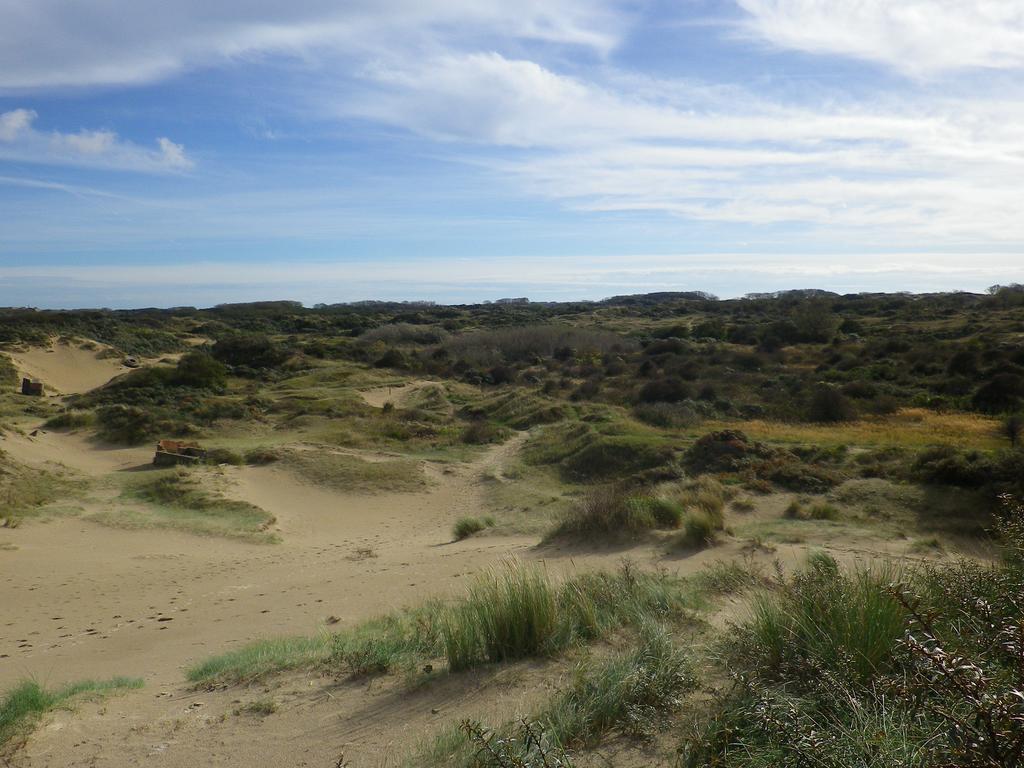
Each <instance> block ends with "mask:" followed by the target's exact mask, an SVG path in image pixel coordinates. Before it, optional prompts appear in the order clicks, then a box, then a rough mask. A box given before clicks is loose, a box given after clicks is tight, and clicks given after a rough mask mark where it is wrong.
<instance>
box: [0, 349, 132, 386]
mask: <svg viewBox="0 0 1024 768" xmlns="http://www.w3.org/2000/svg"><path fill="white" fill-rule="evenodd" d="M92 345H93V346H94V347H95V348H93V349H82V348H81V346H79V345H77V344H62V343H59V342H56V341H55V342H53V343H52V344H50V346H47V347H30V348H28V349H25V350H22V351H14V350H12V351H8V352H6V354H7V355H8V356H10V358H11V360H12V361H13V362H14V367H15V368H16V369H17V370H18V373H19V375H20V376H24V377H27V378H30V379H33V380H35V381H41V382H42V383H43V385H44V387H45V388H46V392H47V394H56V395H77V394H81V393H82V392H88V391H89V390H91V389H96V387H101V386H103V385H104V384H106V383H107V382H108V381H110V380H111V379H113V378H114V377H115V376H119V375H120V374H122V373H125V372H127V371H128V370H129V369H128V368H126V367H125V366H123V365H122V364H121V363H122V360H121V359H120V358H117V357H102V356H101V355H102V354H103V353H104V352H105V351H106V350H107V348H106V347H104V346H102V345H99V344H96V343H95V342H92Z"/></svg>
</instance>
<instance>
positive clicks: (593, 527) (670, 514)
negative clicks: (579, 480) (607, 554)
mask: <svg viewBox="0 0 1024 768" xmlns="http://www.w3.org/2000/svg"><path fill="white" fill-rule="evenodd" d="M682 518H683V509H682V507H681V506H680V504H678V503H677V502H675V501H673V500H671V499H667V498H662V497H656V496H651V495H648V494H644V493H636V492H630V491H627V490H626V489H624V488H622V487H620V486H601V487H598V488H593V489H590V490H588V491H587V492H586V493H585V494H584V495H583V497H582V498H581V499H580V500H579V501H578V502H577V503H576V504H574V505H573V506H572V507H571V508H570V509H569V510H568V511H567V512H566V513H565V514H564V515H563V517H562V519H561V521H560V522H559V523H558V525H557V526H556V527H555V529H554V530H553V531H552V533H551V535H552V536H563V535H576V536H619V535H623V534H637V533H640V532H641V531H648V530H651V529H653V528H678V527H679V525H680V523H681V522H682Z"/></svg>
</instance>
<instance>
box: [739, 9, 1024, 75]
mask: <svg viewBox="0 0 1024 768" xmlns="http://www.w3.org/2000/svg"><path fill="white" fill-rule="evenodd" d="M736 2H737V3H738V4H739V5H740V7H742V8H743V9H744V10H745V11H746V12H747V13H748V14H750V15H749V17H748V18H747V19H746V20H745V22H744V24H743V26H744V28H745V29H746V30H747V31H748V32H749V33H751V34H753V35H755V36H757V37H759V38H761V39H763V40H766V41H768V42H770V43H772V44H774V45H777V46H779V47H782V48H790V49H796V50H801V51H807V52H809V53H817V54H840V55H843V56H853V57H856V58H859V59H867V60H870V61H875V62H879V63H881V64H884V65H886V66H889V67H893V68H894V69H896V70H898V71H900V72H904V73H907V74H909V75H912V76H931V75H937V74H940V73H943V72H950V71H953V70H959V69H966V68H974V67H983V68H995V69H1007V68H1012V69H1019V68H1021V67H1024V4H1022V3H1021V2H1020V0H897V1H895V2H894V1H893V0H856V2H854V1H853V0H736Z"/></svg>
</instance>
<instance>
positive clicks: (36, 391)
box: [21, 379, 43, 397]
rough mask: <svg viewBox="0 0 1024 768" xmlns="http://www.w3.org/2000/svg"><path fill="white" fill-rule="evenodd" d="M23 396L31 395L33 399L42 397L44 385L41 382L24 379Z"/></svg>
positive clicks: (22, 385) (22, 383)
mask: <svg viewBox="0 0 1024 768" xmlns="http://www.w3.org/2000/svg"><path fill="white" fill-rule="evenodd" d="M21 394H23V395H31V396H32V397H42V396H43V383H42V382H41V381H32V379H22V380H21Z"/></svg>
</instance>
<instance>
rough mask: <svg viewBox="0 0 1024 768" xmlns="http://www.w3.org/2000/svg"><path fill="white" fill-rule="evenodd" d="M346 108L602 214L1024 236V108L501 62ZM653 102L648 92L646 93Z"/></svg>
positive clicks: (404, 73) (463, 67)
mask: <svg viewBox="0 0 1024 768" xmlns="http://www.w3.org/2000/svg"><path fill="white" fill-rule="evenodd" d="M364 76H365V77H366V78H367V79H368V80H369V81H370V83H371V86H370V87H369V88H368V89H367V91H366V92H365V93H364V94H363V95H362V97H360V98H356V99H348V100H346V101H345V103H344V104H343V105H342V106H341V107H340V110H341V111H342V112H343V113H346V114H356V115H360V116H363V117H367V118H371V119H374V120H380V121H385V122H387V123H391V124H393V125H398V126H401V127H403V128H406V129H408V130H411V131H415V132H417V133H420V134H423V135H425V136H428V137H431V138H434V139H442V140H447V141H459V142H474V143H479V144H482V145H488V146H497V147H509V148H515V149H517V150H519V151H518V152H517V153H516V154H514V155H513V157H512V159H505V160H501V161H497V160H494V161H491V162H490V165H491V167H492V168H494V169H496V170H497V171H498V172H499V173H501V174H503V175H505V176H506V177H508V178H511V179H513V180H517V181H518V182H520V183H521V184H523V185H525V187H526V189H527V190H529V191H530V192H532V193H534V194H537V195H541V196H545V197H549V198H551V199H556V200H563V201H568V203H569V204H570V205H572V206H574V207H576V208H579V209H582V210H588V211H662V212H667V213H671V214H675V215H679V216H684V217H687V218H692V219H701V220H711V221H724V222H746V223H753V224H774V223H782V222H797V223H803V224H812V225H816V226H819V227H828V228H831V229H833V230H834V229H836V228H846V229H849V230H851V231H852V230H855V229H859V230H860V231H861V234H862V235H866V236H868V237H875V236H877V234H878V233H879V232H882V231H888V232H893V231H895V232H898V233H900V234H901V235H902V236H904V237H912V238H918V237H924V238H928V239H934V238H948V237H969V238H981V239H983V240H1012V239H1018V238H1024V218H1022V217H1021V216H1020V215H1019V209H1018V203H1017V202H1016V201H1017V198H1018V197H1019V177H1020V174H1021V172H1022V171H1024V139H1022V138H1021V137H1022V136H1024V101H1021V100H1014V99H1013V98H1012V96H1013V94H1007V96H1006V98H1005V99H1003V100H985V99H981V98H978V99H954V98H949V99H946V100H936V99H931V100H925V101H920V100H916V99H914V98H906V97H904V98H902V99H901V100H899V101H896V100H892V101H888V100H883V99H879V100H877V101H876V102H875V103H873V104H871V105H857V104H853V105H847V106H835V105H830V106H819V105H815V104H801V105H789V104H783V103H780V102H774V101H771V100H768V99H765V98H761V97H758V96H756V95H755V94H753V93H750V92H745V91H743V90H742V89H736V88H733V89H730V90H729V91H727V92H723V93H722V94H720V95H719V96H717V97H716V96H715V95H714V94H711V93H709V92H708V91H707V89H706V88H704V87H703V86H692V85H687V84H678V83H675V84H674V83H654V82H651V83H647V84H646V85H645V86H644V87H643V88H630V89H629V90H628V91H627V90H625V89H623V88H622V87H621V86H619V85H617V84H616V82H614V81H609V82H606V83H605V84H597V83H594V82H587V81H584V80H581V79H578V78H572V77H567V76H564V75H560V74H557V73H555V72H553V71H551V70H549V69H546V68H544V67H542V66H540V65H538V64H537V63H535V62H532V61H525V60H514V59H508V58H505V57H503V56H501V55H499V54H496V53H488V54H465V55H454V54H446V55H442V56H438V57H436V58H434V59H432V60H428V61H420V62H416V63H415V65H412V64H411V63H410V64H409V65H406V66H404V67H402V66H399V65H395V64H392V65H391V66H388V67H383V66H378V67H375V68H369V69H367V70H365V72H364ZM636 93H643V94H644V95H643V97H640V96H637V95H634V94H636Z"/></svg>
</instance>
